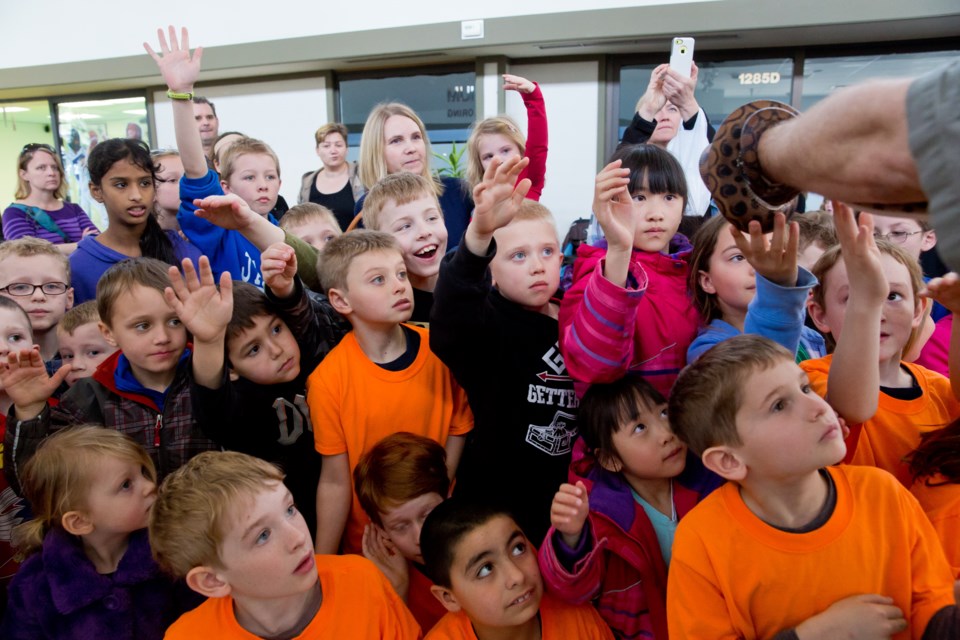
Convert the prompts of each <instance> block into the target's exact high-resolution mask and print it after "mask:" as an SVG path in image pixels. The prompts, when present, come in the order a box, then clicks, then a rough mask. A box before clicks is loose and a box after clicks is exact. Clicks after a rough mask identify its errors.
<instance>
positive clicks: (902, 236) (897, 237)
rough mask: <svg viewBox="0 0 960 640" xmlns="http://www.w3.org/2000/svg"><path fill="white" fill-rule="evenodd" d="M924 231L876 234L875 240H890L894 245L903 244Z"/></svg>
mask: <svg viewBox="0 0 960 640" xmlns="http://www.w3.org/2000/svg"><path fill="white" fill-rule="evenodd" d="M918 233H923V231H891V232H890V233H874V234H873V237H874V238H879V239H881V240H888V241H889V242H892V243H894V244H903V243H904V242H906V241H907V238H909V237H910V236H915V235H917V234H918Z"/></svg>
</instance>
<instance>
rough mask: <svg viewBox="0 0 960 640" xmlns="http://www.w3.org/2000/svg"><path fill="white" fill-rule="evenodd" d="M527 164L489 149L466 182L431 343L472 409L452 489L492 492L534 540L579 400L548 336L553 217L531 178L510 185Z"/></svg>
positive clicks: (546, 513) (552, 320)
mask: <svg viewBox="0 0 960 640" xmlns="http://www.w3.org/2000/svg"><path fill="white" fill-rule="evenodd" d="M526 165H527V160H526V159H521V158H520V157H519V156H517V157H515V158H512V159H510V160H508V161H507V162H506V164H501V161H500V160H499V159H494V160H493V161H492V162H491V164H490V166H489V167H488V168H487V171H486V172H485V175H484V178H483V181H482V182H481V183H480V184H479V185H478V186H477V188H476V189H475V190H474V194H473V198H474V202H475V203H476V208H475V209H474V213H473V219H472V220H471V221H470V225H469V226H468V227H467V230H466V233H465V234H464V237H463V241H462V242H460V243H459V246H458V247H457V250H456V251H455V252H453V253H452V254H451V255H448V256H446V257H445V258H444V260H443V264H442V265H441V267H440V278H439V280H438V281H437V288H436V291H435V293H434V295H435V303H434V308H433V317H432V319H431V331H430V347H431V348H432V349H433V351H434V353H436V354H437V356H438V357H439V358H440V359H441V360H443V361H444V363H446V365H447V366H448V367H450V370H451V371H453V374H454V376H456V378H457V380H458V381H459V382H460V383H461V384H462V385H463V388H464V390H466V392H467V396H468V397H469V398H470V405H471V407H472V409H473V412H474V416H475V420H476V429H475V430H474V431H473V432H472V433H471V434H470V437H469V439H468V443H467V446H466V449H465V451H464V457H463V460H462V461H461V464H460V466H459V467H458V470H457V484H456V486H455V488H454V491H455V493H456V495H457V496H464V497H467V498H473V499H477V498H480V497H483V496H484V495H488V496H496V497H497V499H501V500H503V502H504V506H505V507H507V508H508V509H509V510H510V511H511V512H512V513H514V514H516V515H517V520H518V522H519V523H520V525H521V526H522V527H523V530H524V532H525V533H526V534H527V536H528V537H529V538H530V539H531V540H537V541H541V540H543V537H544V535H545V534H546V532H547V529H548V528H549V526H550V503H551V501H552V500H553V495H554V493H555V492H556V488H557V487H558V486H560V484H562V483H563V482H564V481H565V480H566V479H567V468H568V467H569V465H570V455H571V450H572V445H573V441H574V440H575V439H576V437H577V422H576V420H577V406H578V404H579V403H578V401H577V397H576V395H575V394H574V390H573V381H572V380H571V379H570V377H569V375H567V370H566V368H565V366H564V363H563V356H561V355H560V349H559V346H558V344H557V341H558V337H559V326H558V324H557V314H558V312H559V304H558V303H557V302H555V301H554V300H553V296H554V295H555V294H556V292H557V288H558V287H559V284H560V262H561V260H562V258H563V255H562V254H561V252H560V243H559V240H558V238H557V231H556V227H555V226H554V223H553V216H551V215H550V212H549V211H548V210H547V209H546V207H544V206H543V205H541V204H539V203H536V202H533V201H532V200H526V199H525V198H524V196H525V195H526V192H527V189H528V188H529V181H528V180H524V181H521V182H520V184H519V185H517V187H516V189H515V188H514V184H515V183H516V180H517V176H519V175H520V173H521V172H522V171H523V169H524V168H525V167H526ZM367 202H368V203H369V202H370V198H369V197H368V198H367ZM369 206H370V205H369V204H367V205H366V207H369ZM366 207H365V208H364V212H366ZM488 268H489V270H488ZM491 276H492V280H493V282H495V283H496V287H495V288H493V287H491ZM494 460H496V461H497V463H496V464H497V467H498V471H497V473H495V474H491V473H490V464H491V463H492V461H494ZM520 485H523V491H517V490H516V487H517V486H520Z"/></svg>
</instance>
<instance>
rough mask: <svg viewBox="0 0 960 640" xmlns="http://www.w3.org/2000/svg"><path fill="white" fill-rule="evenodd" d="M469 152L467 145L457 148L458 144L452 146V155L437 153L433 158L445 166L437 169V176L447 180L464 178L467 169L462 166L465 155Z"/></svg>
mask: <svg viewBox="0 0 960 640" xmlns="http://www.w3.org/2000/svg"><path fill="white" fill-rule="evenodd" d="M466 150H467V145H463V146H462V147H460V148H457V143H456V142H454V143H452V144H451V145H450V153H435V154H433V157H435V158H436V159H437V160H439V161H441V162H442V163H443V166H442V167H440V168H439V169H437V175H439V176H443V177H445V178H462V177H463V173H464V171H465V168H464V167H463V166H461V163H462V162H463V159H464V158H463V154H464V153H465V152H466Z"/></svg>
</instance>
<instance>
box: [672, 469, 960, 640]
mask: <svg viewBox="0 0 960 640" xmlns="http://www.w3.org/2000/svg"><path fill="white" fill-rule="evenodd" d="M828 472H829V473H830V475H831V477H832V478H833V481H834V483H835V485H836V489H837V504H836V507H835V508H834V511H833V514H832V515H831V516H830V519H829V520H828V521H827V522H826V523H825V524H824V525H823V526H821V527H820V528H819V529H816V530H815V531H811V532H808V533H787V532H785V531H780V530H779V529H776V528H774V527H771V526H770V525H768V524H766V523H764V522H763V521H762V520H760V519H759V518H758V517H757V516H755V515H754V514H753V512H751V511H750V509H749V508H748V507H747V505H746V504H745V503H744V501H743V499H742V498H741V497H740V490H739V485H737V484H736V483H734V482H728V483H727V484H725V485H723V486H722V487H720V488H719V489H717V490H716V491H715V492H713V493H712V494H711V495H710V496H708V497H707V498H706V499H705V500H704V501H703V502H701V503H700V504H698V505H697V506H696V507H694V508H693V509H692V510H691V511H690V513H688V514H687V515H686V516H684V518H683V519H682V520H681V521H680V524H679V525H678V526H677V533H676V536H675V537H674V541H673V559H672V560H671V562H670V574H669V577H668V578H667V620H668V626H669V631H670V638H671V639H672V640H682V639H684V638H696V639H698V640H700V639H702V638H711V639H720V638H747V639H748V638H771V637H773V636H774V635H776V634H777V633H779V632H780V631H783V630H786V629H791V628H794V627H796V626H797V625H798V624H800V623H801V622H803V621H804V620H806V619H808V618H810V617H812V616H814V615H816V614H818V613H821V612H822V611H824V610H825V609H827V608H828V607H829V606H830V605H832V604H833V603H835V602H837V601H838V600H842V599H844V598H847V597H849V596H853V595H858V594H869V593H879V594H881V595H885V596H889V597H891V598H893V600H894V604H895V605H896V606H898V607H899V608H900V610H901V611H903V614H904V616H905V617H906V619H907V621H908V622H909V623H910V627H909V628H908V629H907V630H906V631H904V632H903V633H900V634H897V635H896V636H894V637H895V638H920V637H921V636H923V632H924V629H926V627H927V623H928V622H929V621H930V618H932V617H933V615H934V614H935V613H936V612H937V611H939V610H940V609H942V608H943V607H946V606H948V605H952V604H954V597H953V576H952V575H951V572H950V566H949V565H948V564H947V560H946V558H945V557H944V555H943V550H942V549H941V548H940V544H939V543H938V541H937V539H936V533H935V532H934V531H933V528H932V527H931V526H930V522H929V521H928V520H927V518H926V516H925V515H924V514H923V510H922V509H920V505H919V504H917V501H916V500H915V499H914V498H913V496H911V495H910V493H909V492H908V491H907V490H906V489H904V488H903V487H902V486H900V485H899V484H898V483H897V481H896V480H895V479H894V478H893V477H892V476H891V475H890V474H888V473H886V472H883V471H880V470H878V469H873V468H870V467H858V466H840V467H831V468H829V469H828Z"/></svg>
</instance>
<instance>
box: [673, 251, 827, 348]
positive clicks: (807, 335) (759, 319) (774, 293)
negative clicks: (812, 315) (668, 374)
mask: <svg viewBox="0 0 960 640" xmlns="http://www.w3.org/2000/svg"><path fill="white" fill-rule="evenodd" d="M815 284H817V279H816V278H815V277H814V276H813V274H812V273H810V272H809V271H807V270H806V269H804V268H803V267H798V268H797V285H796V286H795V287H781V286H779V285H777V284H774V283H772V282H770V281H769V280H767V279H766V278H764V277H763V276H761V275H760V274H757V294H756V295H755V296H754V298H753V300H752V301H751V302H750V306H749V307H748V308H747V317H746V319H745V320H744V323H743V333H753V334H757V335H761V336H764V337H765V338H770V339H771V340H773V341H774V342H776V343H778V344H781V345H783V346H784V347H786V349H787V351H789V352H790V353H794V354H795V353H797V349H798V348H799V346H800V345H801V344H802V345H803V347H804V349H805V350H806V351H807V354H808V355H809V357H810V358H819V357H822V356H825V355H826V354H827V347H826V344H824V341H823V336H821V335H820V334H819V333H817V332H816V331H814V330H813V329H811V328H809V327H805V326H804V324H803V322H804V319H805V318H806V315H807V311H806V303H807V295H808V293H809V291H810V289H812V288H813V286H814V285H815ZM738 335H740V331H739V330H738V329H737V328H736V327H734V326H733V325H731V324H729V323H727V322H724V321H723V320H721V319H719V318H716V319H714V320H713V321H711V322H710V324H709V325H707V326H706V327H704V328H703V329H701V330H700V334H699V335H697V337H696V338H695V339H694V340H693V342H692V343H691V344H690V347H689V348H688V349H687V362H693V361H694V360H696V359H697V358H699V357H700V356H702V355H703V354H704V353H705V352H706V351H707V350H708V349H710V347H712V346H714V345H715V344H719V343H721V342H723V341H724V340H727V339H728V338H732V337H734V336H738Z"/></svg>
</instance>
